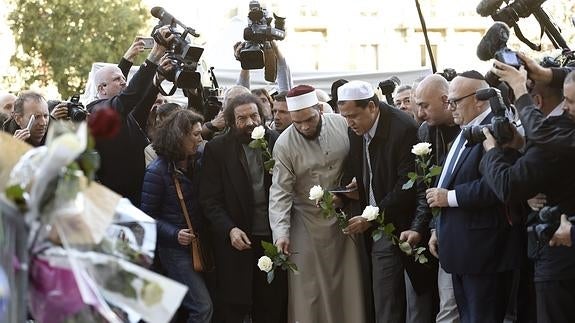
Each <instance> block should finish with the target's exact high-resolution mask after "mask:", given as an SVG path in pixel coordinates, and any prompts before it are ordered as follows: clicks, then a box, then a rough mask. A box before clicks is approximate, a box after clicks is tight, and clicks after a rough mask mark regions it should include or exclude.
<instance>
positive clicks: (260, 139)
mask: <svg viewBox="0 0 575 323" xmlns="http://www.w3.org/2000/svg"><path fill="white" fill-rule="evenodd" d="M265 135H266V129H265V128H264V126H257V127H255V128H254V130H253V131H252V139H253V140H252V141H251V142H250V144H249V146H250V148H254V149H261V151H262V157H263V160H264V169H265V170H266V172H268V173H271V172H272V169H273V168H274V165H275V163H276V161H275V160H274V159H273V158H272V154H271V152H270V147H269V143H268V142H267V140H266V138H265Z"/></svg>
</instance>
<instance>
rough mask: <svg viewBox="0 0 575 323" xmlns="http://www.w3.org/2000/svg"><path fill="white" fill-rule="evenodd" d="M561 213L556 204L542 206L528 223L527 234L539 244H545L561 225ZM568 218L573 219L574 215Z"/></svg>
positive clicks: (574, 218) (574, 219)
mask: <svg viewBox="0 0 575 323" xmlns="http://www.w3.org/2000/svg"><path fill="white" fill-rule="evenodd" d="M563 213H564V212H562V211H561V209H560V208H559V206H558V205H556V206H553V207H551V206H545V207H543V208H542V209H541V210H540V211H539V213H537V216H536V217H534V218H532V220H531V221H530V222H529V223H528V226H527V234H529V235H532V237H535V238H536V239H537V241H538V242H539V243H540V244H541V245H547V244H548V243H549V240H551V238H552V237H553V234H554V233H555V231H557V229H558V228H559V226H560V225H561V214H563ZM568 220H569V221H571V222H573V221H575V216H571V217H568Z"/></svg>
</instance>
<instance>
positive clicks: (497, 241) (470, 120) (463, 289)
mask: <svg viewBox="0 0 575 323" xmlns="http://www.w3.org/2000/svg"><path fill="white" fill-rule="evenodd" d="M488 87H489V85H488V84H487V83H486V82H485V80H484V79H483V76H482V75H481V74H480V73H478V72H476V71H469V72H464V73H462V74H460V75H459V76H457V77H456V78H454V79H453V81H451V84H450V86H449V96H448V98H449V99H448V102H449V107H450V109H451V111H452V113H453V119H454V121H455V123H456V124H459V125H468V126H471V125H479V124H487V123H489V122H490V120H491V116H492V114H491V109H490V107H489V103H488V102H487V101H478V100H477V99H476V98H475V93H476V91H478V90H480V89H484V88H488ZM466 143H467V140H466V138H464V137H463V136H462V134H460V135H458V136H457V138H456V139H455V141H454V142H453V145H452V146H451V149H450V150H449V153H448V155H447V159H446V162H445V164H444V167H443V170H442V173H441V176H440V178H439V182H438V187H437V188H431V189H429V190H428V191H427V202H428V204H429V206H430V207H441V208H442V209H441V215H440V216H439V219H438V221H437V223H436V229H437V231H438V234H437V236H438V241H439V260H440V264H441V267H442V268H443V269H444V270H445V271H446V272H448V273H451V274H452V280H453V291H454V294H455V300H456V302H457V307H458V309H459V315H460V318H461V321H462V322H502V321H503V319H504V317H505V312H506V308H507V304H508V302H509V298H510V290H511V282H512V280H513V279H512V278H513V270H516V269H518V268H519V266H520V262H521V234H520V228H519V226H517V225H516V226H511V225H510V221H509V219H508V217H507V216H506V214H505V212H504V210H505V207H504V205H503V204H502V203H501V202H500V201H499V200H498V199H497V196H496V195H495V194H494V193H493V192H492V190H491V189H490V188H489V186H488V185H487V183H486V181H485V180H484V178H483V177H482V175H481V173H480V172H479V163H480V161H481V158H482V157H483V147H482V146H481V145H480V144H475V145H470V144H466Z"/></svg>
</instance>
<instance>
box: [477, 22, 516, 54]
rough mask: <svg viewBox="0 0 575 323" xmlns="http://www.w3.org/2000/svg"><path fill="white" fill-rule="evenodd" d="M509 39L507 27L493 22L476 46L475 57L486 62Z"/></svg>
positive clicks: (501, 23)
mask: <svg viewBox="0 0 575 323" xmlns="http://www.w3.org/2000/svg"><path fill="white" fill-rule="evenodd" d="M508 39H509V27H508V26H507V25H506V24H505V23H503V22H499V21H498V22H495V23H494V24H493V26H491V27H490V28H489V29H488V30H487V32H486V33H485V35H484V36H483V38H481V41H480V42H479V45H477V57H478V58H479V59H480V60H482V61H488V60H490V59H492V58H493V57H494V56H495V52H497V51H498V50H500V49H502V48H504V47H505V46H506V45H507V40H508Z"/></svg>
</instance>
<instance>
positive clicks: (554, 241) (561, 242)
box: [549, 214, 573, 247]
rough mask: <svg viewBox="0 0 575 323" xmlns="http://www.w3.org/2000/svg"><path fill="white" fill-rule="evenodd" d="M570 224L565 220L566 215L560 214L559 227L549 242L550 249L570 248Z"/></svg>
mask: <svg viewBox="0 0 575 323" xmlns="http://www.w3.org/2000/svg"><path fill="white" fill-rule="evenodd" d="M571 226H572V224H571V222H569V220H567V215H565V214H561V225H560V226H559V228H558V229H557V231H555V233H554V234H553V237H552V238H551V240H549V245H550V246H551V247H555V246H566V247H571V245H572V243H573V242H572V241H571Z"/></svg>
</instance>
